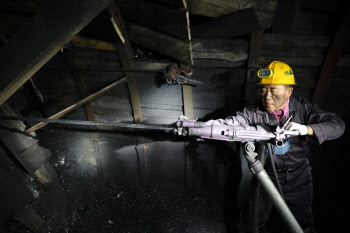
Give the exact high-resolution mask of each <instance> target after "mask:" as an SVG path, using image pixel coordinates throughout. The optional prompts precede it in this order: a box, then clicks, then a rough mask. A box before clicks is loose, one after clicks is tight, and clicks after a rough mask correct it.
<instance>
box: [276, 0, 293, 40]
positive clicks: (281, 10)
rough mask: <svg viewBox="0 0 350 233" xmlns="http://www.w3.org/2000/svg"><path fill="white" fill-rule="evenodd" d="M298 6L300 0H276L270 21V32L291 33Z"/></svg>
mask: <svg viewBox="0 0 350 233" xmlns="http://www.w3.org/2000/svg"><path fill="white" fill-rule="evenodd" d="M299 8H300V0H284V1H278V4H277V7H276V13H275V16H274V18H273V22H272V26H271V28H272V33H282V34H291V33H293V32H294V29H295V22H296V19H297V15H298V12H299Z"/></svg>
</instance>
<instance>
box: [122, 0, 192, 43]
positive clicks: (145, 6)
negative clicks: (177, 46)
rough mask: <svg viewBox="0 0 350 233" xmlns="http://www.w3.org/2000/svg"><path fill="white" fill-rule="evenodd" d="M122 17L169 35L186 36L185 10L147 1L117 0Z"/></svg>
mask: <svg viewBox="0 0 350 233" xmlns="http://www.w3.org/2000/svg"><path fill="white" fill-rule="evenodd" d="M118 2H119V4H120V6H121V11H122V13H123V15H124V17H125V18H126V19H128V20H131V21H133V22H135V23H138V24H142V25H145V26H148V27H150V28H153V29H156V30H159V31H161V32H164V33H167V34H169V35H174V36H178V37H180V38H184V39H186V38H187V29H186V27H184V26H185V25H186V11H183V10H180V9H179V8H178V9H176V8H173V7H168V6H165V5H160V4H156V3H152V2H148V1H139V0H119V1H118Z"/></svg>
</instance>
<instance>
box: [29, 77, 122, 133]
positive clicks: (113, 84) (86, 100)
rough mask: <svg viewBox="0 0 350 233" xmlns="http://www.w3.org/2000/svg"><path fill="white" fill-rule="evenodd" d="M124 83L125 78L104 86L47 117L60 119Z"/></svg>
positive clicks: (40, 126) (38, 125)
mask: <svg viewBox="0 0 350 233" xmlns="http://www.w3.org/2000/svg"><path fill="white" fill-rule="evenodd" d="M125 82H126V78H122V79H121V80H118V81H116V82H114V83H112V84H110V85H108V86H106V87H105V88H103V89H101V90H99V91H98V92H96V93H94V94H92V95H90V96H88V97H86V98H84V99H82V100H81V101H79V102H77V103H75V104H73V105H71V106H69V107H68V108H65V109H63V110H62V111H60V112H58V113H56V114H54V115H52V116H50V117H49V119H58V118H61V117H62V116H64V115H65V114H66V113H68V112H70V111H72V110H74V109H76V108H78V107H80V106H82V105H83V104H85V103H87V102H91V101H92V100H94V99H96V98H97V97H99V96H101V95H103V94H104V93H106V92H108V91H110V90H111V89H113V88H114V87H116V86H119V85H120V84H123V83H125ZM47 124H48V123H47V122H40V123H38V124H36V125H34V126H32V127H31V128H29V129H27V130H26V131H25V132H27V133H29V132H32V131H35V130H38V129H40V128H42V127H44V126H45V125H47Z"/></svg>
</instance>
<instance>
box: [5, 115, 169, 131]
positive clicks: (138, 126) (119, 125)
mask: <svg viewBox="0 0 350 233" xmlns="http://www.w3.org/2000/svg"><path fill="white" fill-rule="evenodd" d="M0 120H15V121H32V122H48V123H54V124H64V125H81V126H103V127H109V128H126V129H145V130H147V129H149V130H162V131H171V130H173V129H174V128H170V127H166V126H162V125H151V124H149V125H146V124H127V123H104V122H94V121H81V120H67V119H48V118H39V117H22V116H0Z"/></svg>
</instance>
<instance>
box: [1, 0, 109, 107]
mask: <svg viewBox="0 0 350 233" xmlns="http://www.w3.org/2000/svg"><path fill="white" fill-rule="evenodd" d="M111 2H112V0H99V1H95V0H77V1H70V0H53V1H50V2H48V4H47V6H46V7H45V8H44V9H42V11H40V12H39V13H38V14H37V15H36V16H35V17H34V18H33V19H32V20H31V21H30V22H29V23H28V24H27V25H26V26H25V28H23V30H21V32H20V33H18V34H17V35H16V36H15V37H14V38H13V39H12V40H11V41H10V42H9V43H7V44H6V45H5V46H3V47H2V48H1V49H0V60H1V61H2V62H1V63H0V76H1V77H2V78H1V79H0V105H1V104H3V103H4V102H5V101H6V100H7V99H8V98H9V97H10V96H11V95H12V94H13V93H14V92H15V91H16V90H17V89H18V88H20V87H21V86H22V85H23V84H24V83H25V82H26V81H27V80H28V79H29V78H30V77H32V76H33V74H35V72H37V71H38V70H39V69H40V68H41V67H42V66H43V65H44V64H45V63H46V62H47V61H48V60H50V59H51V58H52V57H53V56H54V55H55V54H56V53H57V52H58V51H59V50H60V49H61V48H62V47H63V46H64V45H65V44H66V43H68V42H69V41H70V40H71V38H72V37H73V36H74V35H75V34H77V33H78V32H79V31H80V30H81V29H82V28H84V27H85V26H86V25H87V24H88V23H89V22H90V21H91V20H92V19H93V18H95V17H96V16H97V15H98V14H99V13H100V12H101V11H102V10H103V9H104V8H105V7H106V6H108V5H109V4H110V3H111Z"/></svg>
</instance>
